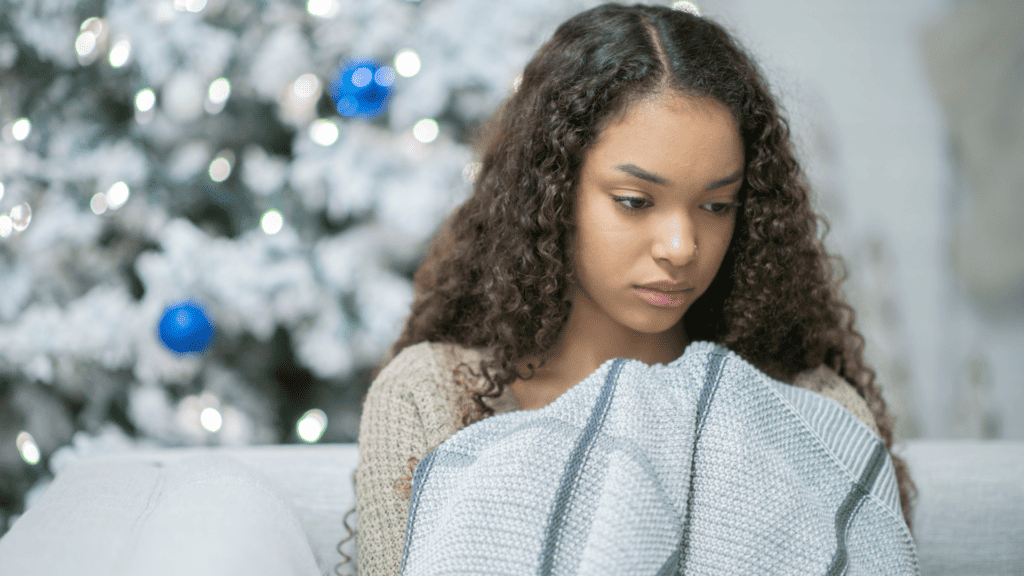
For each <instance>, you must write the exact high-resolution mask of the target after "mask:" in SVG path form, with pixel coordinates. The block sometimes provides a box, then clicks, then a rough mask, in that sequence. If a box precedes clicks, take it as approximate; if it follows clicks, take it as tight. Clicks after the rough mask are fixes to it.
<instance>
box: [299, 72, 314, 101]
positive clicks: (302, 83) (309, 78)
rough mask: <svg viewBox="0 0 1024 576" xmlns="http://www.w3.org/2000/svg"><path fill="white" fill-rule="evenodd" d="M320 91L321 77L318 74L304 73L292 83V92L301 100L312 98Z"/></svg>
mask: <svg viewBox="0 0 1024 576" xmlns="http://www.w3.org/2000/svg"><path fill="white" fill-rule="evenodd" d="M319 91H320V79H319V78H317V77H316V74H303V75H302V76H299V77H298V78H296V79H295V83H294V84H293V85H292V94H293V95H294V97H295V98H298V99H299V100H305V99H307V98H312V97H313V96H314V95H315V94H317V93H318V92H319Z"/></svg>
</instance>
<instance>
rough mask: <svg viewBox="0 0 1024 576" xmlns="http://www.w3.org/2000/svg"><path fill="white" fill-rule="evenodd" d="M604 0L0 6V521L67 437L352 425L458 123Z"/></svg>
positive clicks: (18, 505)
mask: <svg viewBox="0 0 1024 576" xmlns="http://www.w3.org/2000/svg"><path fill="white" fill-rule="evenodd" d="M598 3H599V2H596V1H583V0H578V1H576V0H574V1H565V2H559V3H552V2H546V1H530V2H516V3H514V5H513V3H507V2H497V3H492V2H480V1H479V0H424V1H423V2H411V1H402V0H358V1H356V0H309V2H308V3H306V2H301V1H300V0H295V1H284V0H106V1H104V0H89V1H85V2H77V1H74V0H36V1H31V0H29V1H22V2H8V3H4V4H3V5H2V8H0V73H2V82H0V124H2V126H3V134H2V140H0V534H2V533H3V532H4V531H6V529H7V527H8V525H9V524H10V523H13V520H14V519H15V518H16V517H17V515H18V514H20V513H21V512H23V511H24V509H25V508H26V506H29V505H31V503H32V500H33V498H34V497H37V496H38V494H40V493H41V492H42V490H44V489H45V487H46V485H47V484H48V482H49V481H50V480H51V479H52V477H53V475H54V474H55V473H56V472H57V471H58V470H59V469H60V468H61V467H62V466H64V465H66V464H67V463H68V462H70V461H72V460H74V459H77V458H81V457H82V456H85V455H88V454H93V453H97V452H105V451H115V450H122V449H126V448H132V447H142V448H147V447H149V448H152V447H163V446H191V445H246V444H263V443H281V442H303V441H305V442H315V441H320V442H354V441H355V440H356V436H357V433H358V415H359V411H360V400H361V398H362V395H363V394H364V393H365V391H366V389H367V387H368V386H369V384H370V382H369V374H370V373H371V370H372V369H373V368H374V367H375V366H376V365H377V364H378V363H379V362H380V360H381V359H382V358H384V357H385V356H386V354H387V349H388V347H389V346H390V344H391V343H392V342H393V341H394V339H395V338H396V337H397V335H398V332H399V331H400V329H401V326H402V322H403V321H404V319H405V316H406V315H407V314H408V310H409V305H410V304H411V302H412V298H413V287H412V281H411V279H412V274H413V272H414V271H415V269H416V266H417V265H418V263H419V260H420V258H421V255H422V252H423V251H424V249H425V248H426V245H427V242H429V240H430V238H431V237H432V235H433V234H434V232H435V230H436V229H437V228H438V227H439V225H440V223H441V222H442V221H443V219H444V218H445V216H446V215H447V214H448V213H450V212H451V210H452V209H453V208H454V207H455V206H456V205H457V204H459V203H460V202H461V201H462V200H463V199H464V198H465V197H467V196H468V194H469V193H470V192H471V186H470V184H469V182H470V180H471V179H472V175H473V155H472V148H471V141H472V136H473V134H474V129H475V127H476V126H478V125H479V123H480V122H481V121H483V120H485V119H486V118H487V117H488V115H490V114H491V113H492V112H493V111H494V110H495V109H496V108H497V105H498V104H499V102H500V101H501V100H502V99H503V98H505V97H506V96H507V95H508V92H509V90H513V89H514V85H515V78H516V76H517V74H518V73H519V72H520V70H521V68H522V66H523V65H524V64H525V63H526V61H527V59H528V58H529V56H530V54H531V53H532V52H533V51H534V50H536V48H537V47H538V46H539V45H540V43H541V42H542V41H543V40H544V39H545V38H547V37H548V36H550V34H551V33H552V32H553V31H554V27H555V26H556V25H557V23H558V22H561V21H563V20H564V19H565V18H567V17H568V16H570V15H571V14H574V13H576V12H579V11H580V10H583V9H586V8H589V7H592V6H594V5H597V4H598Z"/></svg>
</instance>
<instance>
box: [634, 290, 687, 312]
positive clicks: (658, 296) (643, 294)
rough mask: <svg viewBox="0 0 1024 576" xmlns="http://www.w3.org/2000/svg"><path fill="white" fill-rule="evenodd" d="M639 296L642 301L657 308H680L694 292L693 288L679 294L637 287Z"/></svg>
mask: <svg viewBox="0 0 1024 576" xmlns="http://www.w3.org/2000/svg"><path fill="white" fill-rule="evenodd" d="M634 290H636V293H637V295H638V296H639V297H640V299H641V300H643V301H644V302H647V303H648V304H653V305H655V306H670V307H671V306H680V305H682V304H683V301H684V298H685V296H686V295H687V294H689V293H690V292H692V291H693V288H689V289H687V290H680V291H678V292H661V291H659V290H649V289H647V288H639V287H635V288H634Z"/></svg>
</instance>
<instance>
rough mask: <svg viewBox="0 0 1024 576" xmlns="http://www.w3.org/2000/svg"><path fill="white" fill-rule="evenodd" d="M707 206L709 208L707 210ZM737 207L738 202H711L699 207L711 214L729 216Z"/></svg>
mask: <svg viewBox="0 0 1024 576" xmlns="http://www.w3.org/2000/svg"><path fill="white" fill-rule="evenodd" d="M708 206H710V208H707V207H708ZM739 207H740V204H739V203H738V202H712V203H710V204H705V205H704V206H701V208H704V209H705V210H707V211H708V212H711V213H712V214H729V213H730V212H732V211H733V210H735V209H737V208H739Z"/></svg>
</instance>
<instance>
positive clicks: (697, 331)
mask: <svg viewBox="0 0 1024 576" xmlns="http://www.w3.org/2000/svg"><path fill="white" fill-rule="evenodd" d="M481 144H482V146H483V150H482V158H481V169H480V171H479V174H478V177H477V179H476V181H475V187H474V194H473V196H472V197H471V198H470V199H469V200H467V201H466V202H465V203H464V204H463V205H462V206H460V207H459V208H458V209H457V210H456V211H455V212H454V214H453V215H452V216H451V217H450V218H449V220H448V222H447V223H446V228H445V230H444V231H443V233H442V234H441V235H440V236H439V238H438V239H437V240H435V243H434V245H433V246H432V248H431V250H429V251H428V254H427V257H426V259H425V261H424V263H423V265H422V266H421V268H420V269H419V270H418V271H417V274H416V278H415V280H416V285H417V289H418V296H417V298H416V300H415V302H414V304H413V306H412V312H411V314H410V316H409V318H408V320H407V322H406V325H405V327H404V330H403V332H402V334H401V336H400V337H399V339H398V341H397V342H395V344H394V345H393V347H392V355H391V359H389V361H388V362H387V363H386V366H385V367H384V368H383V370H382V371H381V372H380V373H379V374H378V375H377V377H376V378H375V380H374V382H373V384H372V385H371V387H370V390H369V392H368V394H367V397H366V399H365V403H364V410H363V416H362V422H361V429H360V437H359V448H360V454H359V456H360V463H359V468H358V470H357V473H356V491H357V508H358V512H359V518H358V523H359V539H358V548H359V565H360V572H361V573H362V574H395V573H397V572H398V566H399V564H398V563H399V561H400V556H401V552H402V545H403V543H404V533H405V527H406V520H407V515H408V500H407V498H408V494H405V495H404V496H403V495H401V494H400V493H399V491H398V488H399V486H397V485H396V481H399V482H397V484H401V483H404V484H405V488H406V489H408V487H409V484H410V480H411V476H412V472H413V470H414V469H415V466H416V464H417V463H418V462H419V460H420V459H421V458H422V457H423V456H425V455H426V454H427V453H428V452H429V451H430V450H432V449H433V448H434V447H436V446H437V445H438V444H440V443H441V442H443V441H444V440H445V439H446V438H448V437H450V436H451V434H453V433H454V432H455V431H457V430H459V429H461V428H462V427H465V426H468V425H470V424H472V423H473V422H476V421H479V420H481V419H483V418H487V417H489V416H493V415H494V414H497V413H502V412H507V411H510V410H516V409H522V410H532V409H538V408H541V407H543V406H546V405H547V404H549V403H551V402H552V401H554V400H555V399H556V398H558V397H559V396H560V395H561V394H562V393H564V392H565V391H566V390H567V389H569V388H571V387H572V386H574V385H575V384H577V383H578V382H580V381H581V380H583V379H584V378H585V377H586V376H588V375H589V374H591V373H592V372H594V371H595V370H596V369H597V368H598V367H600V366H601V364H602V363H603V362H605V361H606V360H608V359H610V358H617V357H624V358H632V359H636V360H640V361H643V362H645V363H648V364H654V363H662V364H667V363H669V362H671V361H672V360H673V359H675V358H678V357H679V356H680V355H681V354H682V352H683V350H684V349H685V348H686V346H687V345H688V344H689V343H691V342H694V341H698V340H704V341H714V342H717V343H720V344H722V345H724V346H726V347H728V348H730V349H731V350H733V351H735V352H736V353H738V354H740V355H741V356H743V357H744V358H745V359H747V360H748V361H749V362H750V363H751V364H753V365H755V366H757V367H758V368H759V369H760V370H762V371H763V372H765V373H767V374H768V375H769V376H771V377H773V378H775V379H778V380H782V381H784V382H787V383H790V384H793V385H798V386H805V387H809V388H812V389H815V390H817V391H819V392H821V393H823V394H826V395H829V396H831V397H833V398H835V399H836V400H837V401H839V402H840V403H842V404H843V405H844V406H846V407H847V408H848V409H849V410H850V411H851V412H854V414H855V415H857V416H858V417H859V418H861V420H863V421H864V422H865V423H866V424H867V425H869V426H870V427H871V428H872V429H873V430H874V431H875V432H876V433H878V435H879V436H880V437H881V438H882V439H883V440H884V442H885V446H886V447H887V448H889V449H890V450H891V447H892V428H893V418H892V416H891V415H890V414H888V412H887V410H886V405H885V402H884V400H883V399H882V395H881V392H880V390H879V388H878V386H877V385H876V384H875V382H874V371H873V370H872V369H871V368H870V367H868V366H867V365H866V364H865V362H864V359H863V344H864V340H863V338H862V337H861V336H860V334H859V333H858V332H857V330H856V329H855V327H854V312H853V310H852V309H851V307H850V306H849V305H848V304H847V303H845V302H844V301H843V299H842V297H841V296H840V294H839V292H838V286H839V283H840V282H841V281H842V280H843V278H838V279H836V278H834V270H833V268H832V264H831V261H832V259H833V258H836V259H838V258H837V257H833V256H830V255H829V254H828V253H827V252H826V250H825V249H824V247H823V245H822V243H821V241H820V239H818V237H817V229H818V228H817V223H818V220H819V219H821V218H820V217H819V216H817V215H816V214H815V213H814V211H813V210H812V207H811V201H810V195H809V189H808V184H807V182H806V180H805V178H804V175H803V173H802V172H801V170H800V167H799V165H798V163H797V161H796V159H795V158H794V156H793V151H792V147H791V144H790V141H789V132H788V126H787V122H786V120H785V119H784V118H783V117H782V116H781V115H780V112H779V110H778V107H777V105H776V103H775V100H774V98H773V96H772V95H771V94H770V93H769V91H768V88H767V84H766V82H765V80H764V78H763V76H762V74H761V72H760V71H759V69H758V67H757V65H756V64H755V62H754V61H753V59H752V58H751V57H750V56H749V55H748V54H747V53H746V52H745V51H744V50H743V49H742V48H741V47H739V46H738V45H737V43H736V41H735V40H733V39H732V38H731V37H730V35H729V34H728V33H727V32H726V31H725V30H724V29H723V28H722V27H721V26H720V25H718V24H716V23H714V22H713V21H711V20H709V19H707V18H703V17H700V16H696V15H694V14H692V13H689V12H686V11H682V10H673V9H671V8H668V7H662V6H643V5H636V6H622V5H617V4H606V5H602V6H599V7H597V8H594V9H591V10H588V11H586V12H583V13H581V14H579V15H577V16H575V17H573V18H571V19H570V20H568V21H567V22H565V23H564V24H562V25H561V26H560V27H559V28H558V29H557V31H556V32H555V34H554V37H553V38H552V39H551V40H550V41H548V42H547V43H546V44H544V46H542V47H541V48H540V50H539V51H538V52H537V54H536V55H535V56H534V57H533V59H532V60H531V61H530V62H529V64H528V65H527V66H526V68H525V70H524V72H523V77H522V83H521V85H520V86H519V87H518V89H517V90H516V91H515V92H514V93H513V94H512V95H511V96H510V97H509V98H508V100H507V101H506V102H505V103H504V104H503V105H502V107H501V108H500V109H499V111H498V113H497V114H496V115H495V117H494V118H493V119H492V122H491V125H490V127H489V129H488V130H487V131H486V133H485V137H484V138H483V139H482V141H481ZM840 263H841V260H840ZM474 367H476V368H478V369H479V370H478V371H477V370H473V368H474ZM467 368H468V369H469V370H468V372H469V373H470V374H472V376H473V377H474V378H475V379H474V378H470V377H467V372H466V369H467ZM481 375H482V377H481ZM890 456H891V457H892V461H893V464H894V467H895V470H896V475H897V479H898V483H899V492H900V499H901V503H902V510H903V516H904V519H905V521H906V523H907V526H908V527H910V526H911V504H912V501H911V499H912V498H913V496H914V493H915V492H916V488H915V486H914V484H913V482H912V480H911V478H910V476H909V474H908V471H907V467H906V465H905V463H904V462H903V461H902V460H901V459H900V458H899V457H897V456H896V455H895V454H891V452H890ZM403 466H406V467H405V469H404V470H403V469H402V468H403ZM403 473H404V475H403ZM403 498H405V499H403Z"/></svg>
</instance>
